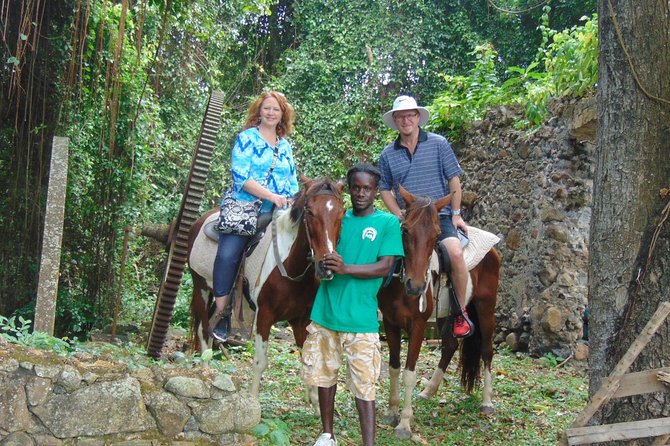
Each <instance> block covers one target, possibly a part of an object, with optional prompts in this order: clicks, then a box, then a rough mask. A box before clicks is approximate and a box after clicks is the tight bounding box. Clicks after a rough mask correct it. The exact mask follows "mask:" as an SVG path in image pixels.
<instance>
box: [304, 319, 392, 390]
mask: <svg viewBox="0 0 670 446" xmlns="http://www.w3.org/2000/svg"><path fill="white" fill-rule="evenodd" d="M307 332H308V334H307V340H306V341H305V345H303V347H302V377H303V379H304V380H305V382H306V383H307V384H311V385H314V386H317V387H331V386H334V385H335V384H337V375H338V371H339V369H340V366H341V365H342V356H345V358H346V361H347V386H348V387H349V389H350V390H351V392H352V393H353V394H354V395H355V396H356V398H359V399H361V400H364V401H374V399H375V390H376V384H377V379H378V378H379V372H380V371H381V344H380V343H379V334H378V333H345V332H339V331H333V330H329V329H328V328H325V327H322V326H321V325H319V324H317V323H314V322H312V323H311V324H309V326H308V327H307Z"/></svg>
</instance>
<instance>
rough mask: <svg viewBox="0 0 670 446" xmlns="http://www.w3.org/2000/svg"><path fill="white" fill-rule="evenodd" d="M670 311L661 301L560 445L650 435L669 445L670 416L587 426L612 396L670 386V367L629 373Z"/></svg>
mask: <svg viewBox="0 0 670 446" xmlns="http://www.w3.org/2000/svg"><path fill="white" fill-rule="evenodd" d="M669 314H670V302H661V304H660V305H659V306H658V308H657V309H656V312H655V313H654V315H653V316H652V317H651V319H650V320H649V322H647V325H646V326H645V327H644V329H643V330H642V332H641V333H640V335H639V336H638V337H637V338H636V339H635V341H634V342H633V344H631V346H630V348H629V349H628V351H627V352H626V354H624V355H623V357H622V358H621V360H619V363H618V364H617V365H616V366H615V367H614V370H613V371H612V373H611V374H610V375H609V376H608V377H607V378H606V379H605V380H604V381H603V383H602V385H601V386H600V389H599V390H598V391H597V392H596V393H595V394H594V395H593V398H592V399H591V401H590V402H589V404H588V405H587V406H586V408H585V409H584V411H583V412H582V413H581V414H579V415H578V416H577V418H576V419H575V421H574V422H573V423H572V426H571V427H570V428H569V429H567V430H566V432H565V435H563V436H562V438H561V440H560V441H559V444H560V445H561V446H567V445H570V446H572V445H580V444H591V443H602V442H605V441H616V440H633V439H636V438H649V437H656V440H655V441H654V443H653V445H654V446H662V445H668V444H670V417H665V418H654V419H650V420H641V421H631V422H626V423H616V424H607V425H602V426H587V424H588V422H589V421H590V420H591V418H592V417H593V416H594V415H595V413H596V412H597V411H598V410H599V409H600V408H601V407H602V406H603V405H605V403H607V402H608V401H609V400H610V399H612V398H623V397H627V396H633V395H641V394H644V393H651V392H666V391H668V389H670V387H665V386H666V385H668V386H670V367H664V368H660V369H653V370H645V371H643V372H637V373H626V372H628V369H629V368H630V366H631V365H632V364H633V362H635V360H636V359H637V357H638V356H639V354H640V353H641V352H642V350H643V349H644V348H645V347H646V346H647V344H648V343H649V341H650V340H651V338H652V336H654V334H655V333H656V332H657V331H658V329H659V328H660V327H661V325H662V324H663V322H664V321H665V319H666V318H667V317H668V315H669Z"/></svg>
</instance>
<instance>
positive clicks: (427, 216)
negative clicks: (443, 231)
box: [403, 197, 440, 233]
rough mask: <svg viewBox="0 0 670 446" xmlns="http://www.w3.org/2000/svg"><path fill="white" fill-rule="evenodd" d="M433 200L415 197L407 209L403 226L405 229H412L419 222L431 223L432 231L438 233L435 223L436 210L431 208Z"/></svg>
mask: <svg viewBox="0 0 670 446" xmlns="http://www.w3.org/2000/svg"><path fill="white" fill-rule="evenodd" d="M432 204H433V200H431V199H430V198H426V197H417V198H416V200H415V201H414V202H413V203H412V204H411V205H410V206H409V207H408V208H407V212H406V213H405V220H404V222H403V224H404V225H405V227H406V228H413V227H414V226H416V225H417V224H418V223H419V222H421V221H430V222H433V231H435V232H437V233H439V232H440V225H439V224H438V223H437V221H438V219H437V218H436V217H437V209H435V206H432Z"/></svg>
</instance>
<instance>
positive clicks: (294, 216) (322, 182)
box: [291, 177, 341, 224]
mask: <svg viewBox="0 0 670 446" xmlns="http://www.w3.org/2000/svg"><path fill="white" fill-rule="evenodd" d="M324 190H330V191H331V192H332V193H333V195H335V196H336V197H338V198H340V197H341V193H340V191H339V190H338V189H337V187H336V183H335V182H334V181H332V180H330V179H328V178H325V177H319V178H317V179H315V180H314V182H313V183H312V184H311V185H310V186H309V188H307V189H304V188H303V189H300V190H299V191H298V193H297V194H295V195H294V196H293V205H292V206H291V222H292V223H294V224H295V223H298V221H300V219H301V218H302V215H303V211H304V209H305V202H306V201H307V197H308V196H311V195H314V194H316V193H317V192H321V191H324Z"/></svg>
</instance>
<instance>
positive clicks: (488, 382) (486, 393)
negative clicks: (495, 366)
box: [482, 367, 493, 408]
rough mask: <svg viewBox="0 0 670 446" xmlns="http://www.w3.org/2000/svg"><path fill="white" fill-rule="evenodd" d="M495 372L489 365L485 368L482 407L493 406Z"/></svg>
mask: <svg viewBox="0 0 670 446" xmlns="http://www.w3.org/2000/svg"><path fill="white" fill-rule="evenodd" d="M492 394H493V374H492V373H491V369H490V368H489V367H485V368H484V389H483V390H482V407H490V408H493V401H492V400H491V398H492Z"/></svg>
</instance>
